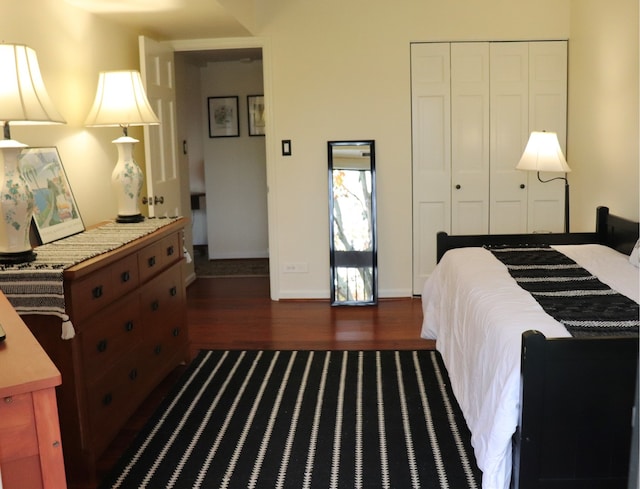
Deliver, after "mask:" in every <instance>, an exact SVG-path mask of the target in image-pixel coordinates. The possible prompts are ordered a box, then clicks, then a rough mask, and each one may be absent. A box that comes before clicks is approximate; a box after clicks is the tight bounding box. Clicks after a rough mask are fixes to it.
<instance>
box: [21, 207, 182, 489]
mask: <svg viewBox="0 0 640 489" xmlns="http://www.w3.org/2000/svg"><path fill="white" fill-rule="evenodd" d="M184 223H185V220H184V219H178V220H175V221H172V222H171V223H170V224H168V225H166V226H164V227H162V228H160V229H158V230H156V231H154V232H152V233H151V234H147V235H146V236H144V237H141V238H139V239H136V240H134V241H132V242H130V243H128V244H125V245H124V246H122V247H119V248H117V249H115V250H113V251H109V252H106V253H103V254H100V255H98V256H96V257H94V258H90V259H88V260H86V261H83V262H81V263H79V264H77V265H74V266H72V267H70V268H67V269H66V270H65V271H64V294H65V303H66V310H67V313H68V314H69V317H70V318H71V321H72V323H73V326H74V328H75V337H74V338H73V339H71V340H63V339H61V337H60V318H57V317H54V316H42V315H26V316H23V319H24V321H25V323H26V324H27V325H28V326H29V328H30V329H31V331H32V332H33V333H34V335H35V337H36V338H37V339H38V341H40V343H41V344H42V346H43V347H44V349H45V350H46V351H47V353H48V354H49V356H50V357H51V358H52V360H53V362H54V363H55V364H56V366H57V367H58V368H59V369H60V371H61V373H62V385H61V386H60V387H59V388H58V389H57V394H58V405H59V408H60V425H61V429H62V440H63V444H64V457H65V466H66V472H67V482H68V485H69V487H94V486H95V484H96V482H97V481H96V480H95V479H96V476H95V462H96V460H97V458H98V457H99V456H100V455H101V454H102V453H103V452H104V450H105V448H106V447H107V446H108V445H109V443H110V442H111V441H112V440H113V438H114V437H115V435H116V434H117V433H118V432H119V431H120V429H121V428H122V427H123V425H124V423H125V422H126V421H127V420H128V419H129V417H130V416H131V415H132V414H133V413H134V411H135V410H136V408H137V407H138V406H139V405H140V404H141V402H142V401H143V400H144V399H145V398H146V397H147V396H148V394H149V393H150V392H151V391H152V389H153V388H154V387H155V386H156V385H157V384H158V383H160V381H162V380H163V379H164V378H165V377H166V375H167V374H168V373H169V372H171V371H172V370H173V369H174V368H175V367H176V366H178V365H179V364H181V363H184V362H187V361H188V360H189V344H188V338H187V318H186V291H185V279H184V256H183V228H184Z"/></svg>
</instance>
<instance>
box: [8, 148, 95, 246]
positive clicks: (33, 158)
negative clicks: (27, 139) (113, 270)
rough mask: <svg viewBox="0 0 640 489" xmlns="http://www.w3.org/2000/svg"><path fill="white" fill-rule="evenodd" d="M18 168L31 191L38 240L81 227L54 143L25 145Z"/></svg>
mask: <svg viewBox="0 0 640 489" xmlns="http://www.w3.org/2000/svg"><path fill="white" fill-rule="evenodd" d="M20 170H21V171H22V175H23V176H24V178H25V180H26V181H27V183H28V184H29V188H31V192H33V198H34V200H35V208H34V211H33V221H34V222H35V225H36V230H37V233H38V238H39V240H40V243H42V244H44V243H50V242H51V241H56V240H58V239H62V238H66V237H67V236H71V235H72V234H77V233H81V232H82V231H84V224H83V222H82V218H81V217H80V212H79V211H78V206H77V204H76V201H75V199H74V197H73V193H72V192H71V186H70V185H69V180H68V179H67V174H66V173H65V171H64V167H63V166H62V161H61V160H60V155H59V154H58V149H57V148H56V147H47V148H24V149H23V150H22V151H21V153H20Z"/></svg>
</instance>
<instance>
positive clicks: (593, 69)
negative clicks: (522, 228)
mask: <svg viewBox="0 0 640 489" xmlns="http://www.w3.org/2000/svg"><path fill="white" fill-rule="evenodd" d="M638 45H639V42H638V0H613V1H608V2H599V1H597V0H572V2H571V40H570V42H569V117H568V121H569V131H568V142H569V146H568V149H567V162H568V163H569V165H570V166H571V169H572V170H573V171H572V172H571V173H570V174H569V182H570V183H571V206H572V207H571V209H572V212H571V214H572V226H571V228H572V231H585V230H586V231H588V230H592V229H593V226H594V222H595V218H594V215H593V212H592V210H593V209H594V208H595V206H597V205H607V206H609V207H610V209H611V211H612V212H614V213H616V214H619V215H622V216H625V217H627V218H629V219H633V220H636V221H637V220H638V213H639V206H640V204H639V201H638V179H639V178H640V177H639V171H638V168H639V164H638V158H639V155H638V150H639V147H638V139H639V136H638V135H639V134H640V126H639V121H638V104H639V100H638V84H639V83H638V69H639V66H638V62H639V61H638V60H639V53H638Z"/></svg>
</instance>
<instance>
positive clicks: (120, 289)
mask: <svg viewBox="0 0 640 489" xmlns="http://www.w3.org/2000/svg"><path fill="white" fill-rule="evenodd" d="M138 284H139V271H138V259H137V256H136V255H135V254H131V255H129V256H125V257H123V258H122V259H120V260H118V261H116V262H115V263H112V264H111V265H109V266H105V267H103V268H100V269H98V270H96V271H95V272H93V273H91V274H90V275H88V276H87V277H85V278H83V279H80V280H76V281H72V282H71V283H70V285H69V288H70V290H69V293H68V296H69V297H70V298H71V307H70V310H69V315H70V316H71V319H72V320H73V322H74V323H79V322H80V321H82V320H83V319H85V318H87V317H89V316H91V315H92V314H94V313H96V312H97V311H99V310H100V309H102V308H103V307H105V306H107V305H108V304H111V303H112V302H113V301H114V300H115V299H117V298H118V297H121V296H123V295H125V294H126V293H127V292H130V291H132V290H134V289H135V288H136V287H137V286H138Z"/></svg>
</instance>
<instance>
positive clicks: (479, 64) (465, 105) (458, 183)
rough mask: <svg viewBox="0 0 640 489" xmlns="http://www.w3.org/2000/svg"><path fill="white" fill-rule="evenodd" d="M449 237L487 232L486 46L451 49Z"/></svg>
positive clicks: (487, 57) (468, 44)
mask: <svg viewBox="0 0 640 489" xmlns="http://www.w3.org/2000/svg"><path fill="white" fill-rule="evenodd" d="M451 185H452V189H451V233H452V234H486V233H488V232H489V43H487V42H479V43H452V44H451Z"/></svg>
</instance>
